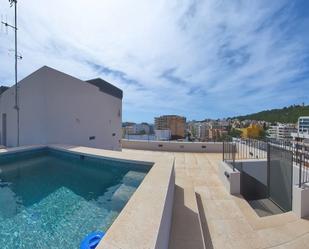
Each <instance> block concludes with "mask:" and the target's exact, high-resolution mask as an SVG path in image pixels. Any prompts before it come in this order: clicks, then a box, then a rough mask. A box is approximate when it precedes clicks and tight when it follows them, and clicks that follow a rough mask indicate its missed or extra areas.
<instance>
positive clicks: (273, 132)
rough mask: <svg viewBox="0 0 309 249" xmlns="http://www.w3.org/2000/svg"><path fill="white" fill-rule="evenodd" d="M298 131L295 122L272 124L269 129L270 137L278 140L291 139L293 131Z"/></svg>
mask: <svg viewBox="0 0 309 249" xmlns="http://www.w3.org/2000/svg"><path fill="white" fill-rule="evenodd" d="M295 132H297V129H296V127H295V125H294V124H277V125H271V126H270V127H269V129H268V130H267V133H268V138H271V139H277V140H290V139H292V135H291V134H292V133H295Z"/></svg>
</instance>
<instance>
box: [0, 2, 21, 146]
mask: <svg viewBox="0 0 309 249" xmlns="http://www.w3.org/2000/svg"><path fill="white" fill-rule="evenodd" d="M9 3H10V7H13V6H14V12H15V18H14V25H11V24H9V23H8V22H7V21H5V22H4V21H1V23H2V24H3V25H4V26H5V28H6V29H7V28H8V27H9V28H12V29H14V33H15V106H14V108H15V109H16V112H17V146H19V105H18V86H17V60H18V59H21V58H22V57H21V56H20V55H18V52H17V0H9Z"/></svg>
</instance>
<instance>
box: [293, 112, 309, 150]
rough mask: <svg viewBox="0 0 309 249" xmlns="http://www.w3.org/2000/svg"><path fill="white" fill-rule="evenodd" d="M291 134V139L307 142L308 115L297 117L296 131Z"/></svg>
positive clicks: (308, 138)
mask: <svg viewBox="0 0 309 249" xmlns="http://www.w3.org/2000/svg"><path fill="white" fill-rule="evenodd" d="M291 135H292V137H293V140H295V141H297V142H304V143H306V144H309V116H303V117H299V119H298V125H297V131H296V132H293V133H292V134H291Z"/></svg>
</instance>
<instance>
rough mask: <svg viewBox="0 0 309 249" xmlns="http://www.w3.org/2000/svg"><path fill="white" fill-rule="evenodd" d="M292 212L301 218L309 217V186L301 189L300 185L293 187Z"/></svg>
mask: <svg viewBox="0 0 309 249" xmlns="http://www.w3.org/2000/svg"><path fill="white" fill-rule="evenodd" d="M292 210H293V212H294V213H295V214H296V215H297V216H298V217H299V218H302V217H306V216H309V186H308V185H306V184H305V185H304V186H303V187H301V188H299V187H298V185H294V186H293V202H292Z"/></svg>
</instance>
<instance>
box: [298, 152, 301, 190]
mask: <svg viewBox="0 0 309 249" xmlns="http://www.w3.org/2000/svg"><path fill="white" fill-rule="evenodd" d="M299 159H300V160H299V176H298V177H299V179H298V187H299V188H300V187H301V184H302V182H301V178H302V153H300V158H299Z"/></svg>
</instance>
